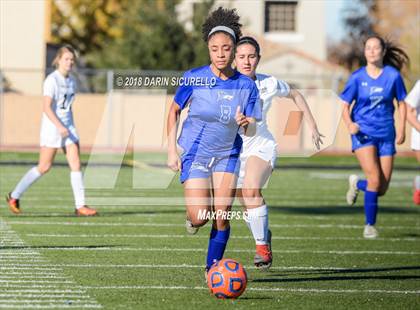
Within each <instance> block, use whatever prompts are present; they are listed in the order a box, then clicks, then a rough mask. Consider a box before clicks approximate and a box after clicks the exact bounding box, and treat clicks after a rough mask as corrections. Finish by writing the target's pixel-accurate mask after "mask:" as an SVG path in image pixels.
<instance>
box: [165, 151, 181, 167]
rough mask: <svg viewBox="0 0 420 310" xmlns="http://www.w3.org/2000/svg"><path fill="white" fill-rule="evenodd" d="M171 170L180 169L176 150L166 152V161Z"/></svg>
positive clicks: (179, 160)
mask: <svg viewBox="0 0 420 310" xmlns="http://www.w3.org/2000/svg"><path fill="white" fill-rule="evenodd" d="M166 164H167V165H168V167H169V168H171V170H172V171H175V172H176V171H179V170H181V159H180V158H179V155H178V153H177V152H168V161H167V163H166Z"/></svg>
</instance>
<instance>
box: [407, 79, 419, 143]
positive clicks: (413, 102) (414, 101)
mask: <svg viewBox="0 0 420 310" xmlns="http://www.w3.org/2000/svg"><path fill="white" fill-rule="evenodd" d="M404 101H405V102H407V103H408V104H409V105H410V106H411V107H412V108H414V109H416V111H417V120H418V121H419V122H420V80H418V81H417V82H416V85H414V87H413V89H412V90H411V91H410V93H409V94H408V95H407V97H405V99H404ZM411 148H412V149H413V150H417V151H420V132H418V131H417V130H416V129H415V128H413V129H412V131H411Z"/></svg>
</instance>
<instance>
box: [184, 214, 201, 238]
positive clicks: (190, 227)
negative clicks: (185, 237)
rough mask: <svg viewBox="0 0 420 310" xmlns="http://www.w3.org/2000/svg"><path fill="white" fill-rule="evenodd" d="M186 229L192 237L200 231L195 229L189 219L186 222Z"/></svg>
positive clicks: (197, 228)
mask: <svg viewBox="0 0 420 310" xmlns="http://www.w3.org/2000/svg"><path fill="white" fill-rule="evenodd" d="M185 228H186V229H187V233H189V234H190V235H195V234H196V233H197V232H198V230H199V227H194V226H193V224H192V223H191V221H190V220H189V219H188V218H187V219H186V221H185Z"/></svg>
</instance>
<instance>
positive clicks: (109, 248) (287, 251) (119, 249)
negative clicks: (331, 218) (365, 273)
mask: <svg viewBox="0 0 420 310" xmlns="http://www.w3.org/2000/svg"><path fill="white" fill-rule="evenodd" d="M41 250H42V251H99V252H102V251H105V252H106V251H111V252H124V251H127V252H129V251H135V252H139V251H143V252H206V251H207V249H198V248H168V247H161V248H134V247H112V246H106V247H98V248H91V247H83V246H74V247H43V248H42V249H41ZM7 251H9V250H7ZM226 251H227V252H236V253H254V252H255V250H254V249H228V250H226ZM273 253H281V254H337V255H366V254H373V255H420V252H412V251H336V250H330V251H326V250H319V251H318V250H294V249H282V250H273ZM0 269H1V267H0Z"/></svg>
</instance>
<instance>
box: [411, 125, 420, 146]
mask: <svg viewBox="0 0 420 310" xmlns="http://www.w3.org/2000/svg"><path fill="white" fill-rule="evenodd" d="M411 149H413V150H414V151H420V132H418V131H417V130H416V129H415V128H413V129H412V130H411Z"/></svg>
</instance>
